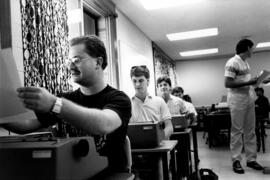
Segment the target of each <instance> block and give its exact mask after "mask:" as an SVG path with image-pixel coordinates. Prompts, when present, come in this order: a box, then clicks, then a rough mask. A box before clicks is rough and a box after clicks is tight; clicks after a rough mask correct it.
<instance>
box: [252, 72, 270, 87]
mask: <svg viewBox="0 0 270 180" xmlns="http://www.w3.org/2000/svg"><path fill="white" fill-rule="evenodd" d="M269 75H270V71H267V70H262V71H261V72H260V74H259V76H258V80H257V83H256V84H255V85H254V86H255V87H258V86H259V85H260V84H261V83H262V82H263V80H265V79H266V78H267V77H268V76H269Z"/></svg>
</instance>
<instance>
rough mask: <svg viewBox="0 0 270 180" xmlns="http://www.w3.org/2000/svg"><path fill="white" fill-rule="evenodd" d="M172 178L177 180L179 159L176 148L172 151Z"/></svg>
mask: <svg viewBox="0 0 270 180" xmlns="http://www.w3.org/2000/svg"><path fill="white" fill-rule="evenodd" d="M171 163H172V179H173V180H177V161H176V152H175V149H173V150H172V151H171Z"/></svg>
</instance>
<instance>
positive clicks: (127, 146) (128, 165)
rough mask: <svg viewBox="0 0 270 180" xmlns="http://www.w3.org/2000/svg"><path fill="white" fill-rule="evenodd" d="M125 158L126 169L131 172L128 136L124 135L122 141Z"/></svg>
mask: <svg viewBox="0 0 270 180" xmlns="http://www.w3.org/2000/svg"><path fill="white" fill-rule="evenodd" d="M124 148H125V153H126V158H127V167H126V168H127V169H128V171H129V172H131V166H132V156H131V145H130V140H129V138H128V136H126V139H125V143H124Z"/></svg>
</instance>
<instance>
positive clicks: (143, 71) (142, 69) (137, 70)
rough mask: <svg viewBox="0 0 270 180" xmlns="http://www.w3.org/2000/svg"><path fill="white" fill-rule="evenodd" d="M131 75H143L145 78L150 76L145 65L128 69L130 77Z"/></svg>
mask: <svg viewBox="0 0 270 180" xmlns="http://www.w3.org/2000/svg"><path fill="white" fill-rule="evenodd" d="M132 76H136V77H139V76H144V77H145V78H146V79H149V78H150V73H149V69H148V68H147V67H146V66H145V65H141V66H133V67H132V68H131V70H130V77H132Z"/></svg>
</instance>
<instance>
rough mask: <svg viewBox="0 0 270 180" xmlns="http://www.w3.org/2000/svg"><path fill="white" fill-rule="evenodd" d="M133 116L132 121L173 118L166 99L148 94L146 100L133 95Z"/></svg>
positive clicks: (155, 120) (157, 120) (156, 120)
mask: <svg viewBox="0 0 270 180" xmlns="http://www.w3.org/2000/svg"><path fill="white" fill-rule="evenodd" d="M131 102H132V117H131V119H130V122H159V121H165V120H168V119H171V114H170V112H169V109H168V107H167V105H166V103H165V101H164V100H163V99H162V98H161V97H158V96H150V95H147V96H146V98H145V100H144V101H142V100H141V99H139V98H137V97H136V96H134V97H132V101H131Z"/></svg>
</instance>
